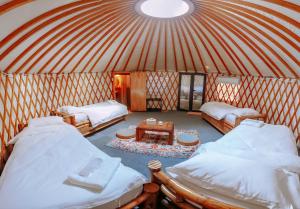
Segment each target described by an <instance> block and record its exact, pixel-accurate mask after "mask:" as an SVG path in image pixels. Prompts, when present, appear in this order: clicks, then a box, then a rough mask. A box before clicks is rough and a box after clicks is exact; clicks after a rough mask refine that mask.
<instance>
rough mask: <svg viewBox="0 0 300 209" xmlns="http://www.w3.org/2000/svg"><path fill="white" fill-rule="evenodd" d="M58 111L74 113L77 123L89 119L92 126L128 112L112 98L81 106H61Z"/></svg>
mask: <svg viewBox="0 0 300 209" xmlns="http://www.w3.org/2000/svg"><path fill="white" fill-rule="evenodd" d="M58 111H61V112H65V113H68V114H73V115H75V120H76V122H77V123H79V122H83V121H85V120H86V119H89V120H90V122H91V124H92V126H93V127H96V126H97V125H100V124H102V123H105V122H108V121H110V120H112V119H115V118H118V117H121V116H124V115H127V114H128V110H127V107H126V106H125V105H123V104H120V103H118V102H116V101H114V100H108V101H106V102H100V103H96V104H91V105H86V106H82V107H73V106H63V107H61V108H59V109H58Z"/></svg>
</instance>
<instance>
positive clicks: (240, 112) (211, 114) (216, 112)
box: [200, 102, 266, 134]
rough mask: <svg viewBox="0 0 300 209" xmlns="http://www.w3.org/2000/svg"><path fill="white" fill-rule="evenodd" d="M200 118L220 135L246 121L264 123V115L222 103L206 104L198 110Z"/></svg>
mask: <svg viewBox="0 0 300 209" xmlns="http://www.w3.org/2000/svg"><path fill="white" fill-rule="evenodd" d="M200 111H201V112H202V114H201V116H202V118H203V119H204V120H206V121H208V122H209V123H210V124H212V125H213V126H214V127H215V128H217V129H218V130H219V131H221V132H222V133H224V134H225V133H227V132H228V131H230V130H232V129H233V128H234V127H236V126H238V125H239V123H240V122H241V121H242V120H244V119H246V118H251V119H256V120H262V121H265V119H266V115H265V114H260V113H259V112H258V111H256V110H254V109H251V108H239V107H234V106H232V105H229V104H226V103H224V102H207V103H205V104H203V105H202V106H201V108H200Z"/></svg>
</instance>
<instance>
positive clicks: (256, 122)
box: [241, 119, 265, 128]
mask: <svg viewBox="0 0 300 209" xmlns="http://www.w3.org/2000/svg"><path fill="white" fill-rule="evenodd" d="M264 124H265V123H264V122H263V121H260V120H253V119H245V120H243V121H242V122H241V125H246V126H253V127H256V128H261V127H262V126H263V125H264Z"/></svg>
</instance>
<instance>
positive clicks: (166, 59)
mask: <svg viewBox="0 0 300 209" xmlns="http://www.w3.org/2000/svg"><path fill="white" fill-rule="evenodd" d="M137 2H138V0H79V1H72V0H43V1H28V0H15V1H4V2H3V1H2V4H1V1H0V25H1V30H0V40H1V42H0V70H1V71H3V72H5V73H69V72H99V71H104V72H105V71H131V70H147V71H189V72H205V73H206V72H218V73H225V74H229V75H230V74H237V75H254V76H272V77H291V78H299V77H300V62H299V60H300V23H299V20H300V3H299V1H298V0H294V1H293V0H290V1H280V0H192V2H193V4H194V7H195V10H194V11H193V12H192V13H191V14H189V15H186V16H181V17H176V18H171V19H158V18H151V17H148V16H143V15H140V14H139V13H137V12H136V11H135V5H136V3H137Z"/></svg>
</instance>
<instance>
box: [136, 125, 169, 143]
mask: <svg viewBox="0 0 300 209" xmlns="http://www.w3.org/2000/svg"><path fill="white" fill-rule="evenodd" d="M146 131H153V132H164V133H168V134H169V137H168V144H169V145H172V144H173V140H174V123H173V122H170V121H167V122H163V124H162V125H158V124H155V125H150V124H147V123H146V121H142V122H141V123H140V124H139V125H138V126H137V127H136V141H141V140H142V139H143V135H144V134H145V132H146Z"/></svg>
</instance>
